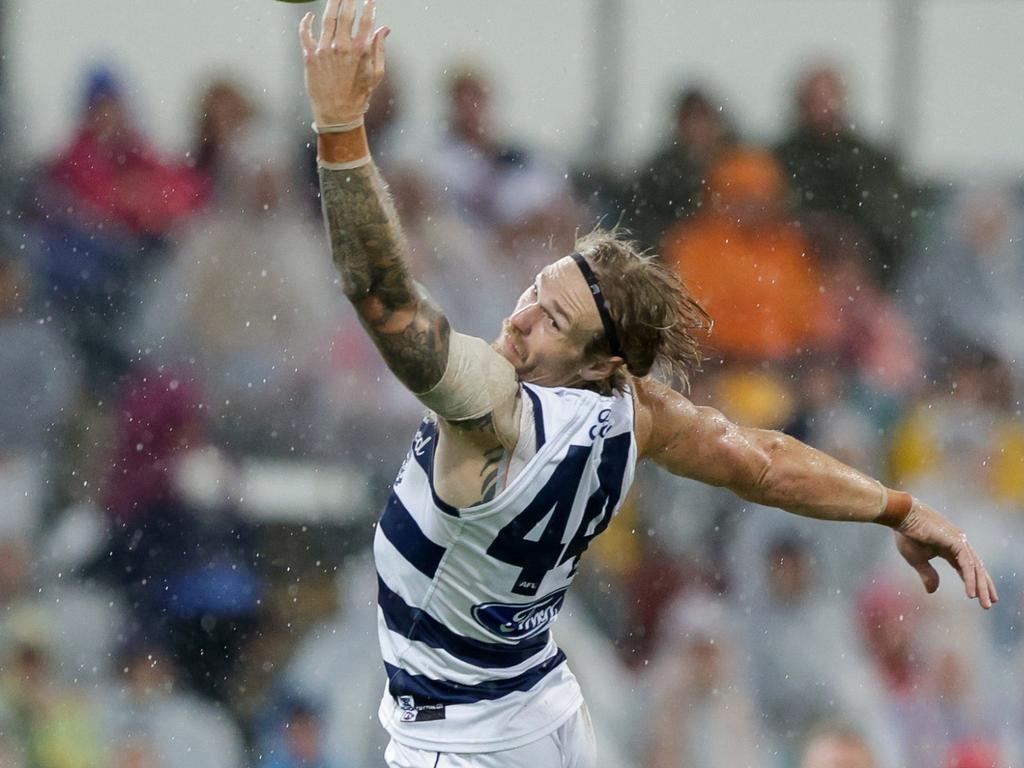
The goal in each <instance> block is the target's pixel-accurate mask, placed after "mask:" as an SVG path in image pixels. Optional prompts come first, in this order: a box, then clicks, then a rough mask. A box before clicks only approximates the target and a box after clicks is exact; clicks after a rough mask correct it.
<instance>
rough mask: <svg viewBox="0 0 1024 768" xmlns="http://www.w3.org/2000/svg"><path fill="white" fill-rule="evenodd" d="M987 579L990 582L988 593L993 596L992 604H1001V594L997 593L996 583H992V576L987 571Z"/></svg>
mask: <svg viewBox="0 0 1024 768" xmlns="http://www.w3.org/2000/svg"><path fill="white" fill-rule="evenodd" d="M985 578H986V579H987V580H988V593H989V594H990V595H991V596H992V602H993V603H998V602H999V593H998V592H996V583H995V582H994V581H992V576H991V575H990V574H989V573H988V572H987V571H986V573H985Z"/></svg>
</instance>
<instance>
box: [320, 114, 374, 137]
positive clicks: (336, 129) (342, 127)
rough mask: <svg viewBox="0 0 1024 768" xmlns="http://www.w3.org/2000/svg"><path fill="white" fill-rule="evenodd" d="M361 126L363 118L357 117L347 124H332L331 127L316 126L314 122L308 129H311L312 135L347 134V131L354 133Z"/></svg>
mask: <svg viewBox="0 0 1024 768" xmlns="http://www.w3.org/2000/svg"><path fill="white" fill-rule="evenodd" d="M362 125H363V118H362V117H359V118H356V119H355V120H349V121H348V122H347V123H334V124H332V125H317V123H316V121H315V120H314V121H313V122H312V123H311V124H310V127H311V128H312V129H313V133H317V134H321V133H347V132H348V131H354V130H355V129H356V128H359V127H361V126H362Z"/></svg>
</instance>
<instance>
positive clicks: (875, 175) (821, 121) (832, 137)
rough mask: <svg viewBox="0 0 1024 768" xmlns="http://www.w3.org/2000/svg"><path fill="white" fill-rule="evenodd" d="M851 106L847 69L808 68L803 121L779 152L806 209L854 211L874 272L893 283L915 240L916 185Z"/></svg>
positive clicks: (799, 113)
mask: <svg viewBox="0 0 1024 768" xmlns="http://www.w3.org/2000/svg"><path fill="white" fill-rule="evenodd" d="M846 107H847V104H846V84H845V82H844V81H843V77H842V75H841V74H840V73H839V71H838V70H837V69H836V68H835V67H833V66H830V65H819V66H815V67H812V68H810V69H808V70H807V71H805V72H804V73H803V75H802V77H801V78H800V83H799V85H798V87H797V91H796V104H795V112H796V124H795V125H794V127H793V130H792V132H791V133H790V135H789V136H788V137H787V138H786V139H785V140H784V141H783V142H782V143H781V144H780V145H779V147H778V148H777V149H776V153H777V154H778V157H779V160H781V161H782V164H783V165H784V166H785V169H786V174H787V176H788V177H789V178H790V179H792V183H793V191H794V193H795V194H794V197H795V199H796V203H797V206H798V209H799V211H800V212H801V213H805V214H806V213H812V212H828V213H838V214H842V215H845V216H849V217H851V218H852V219H853V220H854V221H856V222H857V224H858V226H859V227H860V228H861V229H862V230H863V231H864V232H865V233H866V234H867V236H868V238H869V240H870V242H871V244H872V246H873V249H872V250H873V253H874V254H876V259H875V261H874V263H873V264H872V265H871V267H872V270H871V271H872V272H873V274H874V275H875V277H876V278H878V279H880V280H881V281H882V282H883V283H886V284H891V282H892V279H893V275H894V272H895V270H897V269H898V268H899V267H900V266H901V264H902V259H903V255H904V253H905V252H906V249H907V245H908V243H907V239H908V236H909V226H910V211H911V200H910V194H911V190H910V189H909V188H908V186H907V184H906V182H905V181H904V179H903V177H902V171H901V168H900V164H899V161H898V160H897V159H896V158H895V157H894V156H893V155H892V153H891V152H889V151H887V150H885V149H882V148H879V147H876V146H875V145H874V144H873V143H872V142H870V141H869V140H868V139H867V138H865V137H864V136H863V135H862V134H861V133H860V132H859V131H858V130H857V129H856V126H855V124H854V122H853V121H852V120H851V118H850V116H849V115H848V114H847V111H846Z"/></svg>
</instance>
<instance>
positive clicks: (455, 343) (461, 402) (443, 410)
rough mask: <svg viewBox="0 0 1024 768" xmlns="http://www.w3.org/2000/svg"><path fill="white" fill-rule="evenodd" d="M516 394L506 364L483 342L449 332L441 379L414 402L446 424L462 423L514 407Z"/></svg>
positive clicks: (511, 372)
mask: <svg viewBox="0 0 1024 768" xmlns="http://www.w3.org/2000/svg"><path fill="white" fill-rule="evenodd" d="M518 392H519V382H518V380H517V379H516V370H515V368H513V367H512V364H511V363H510V362H509V361H508V360H506V359H505V358H504V357H502V356H501V355H499V354H498V353H497V352H495V351H494V350H493V349H491V347H490V345H489V344H488V343H487V342H486V341H484V340H483V339H478V338H476V337H474V336H466V335H464V334H461V333H455V332H452V334H451V336H450V337H449V339H448V366H447V367H446V368H445V371H444V375H443V376H442V377H441V380H440V381H439V382H437V384H435V385H434V386H433V387H432V388H431V389H429V390H428V391H426V392H423V393H422V394H417V395H416V398H417V399H418V400H419V401H420V402H421V403H423V404H424V405H425V406H427V408H429V409H430V410H432V411H434V412H435V413H436V414H437V415H438V416H440V417H441V418H442V419H444V420H446V421H465V420H467V419H477V418H480V417H481V416H485V415H487V414H488V413H491V412H493V411H495V410H496V409H498V408H501V407H502V406H505V407H507V406H511V405H513V404H514V403H515V397H516V395H517V394H518Z"/></svg>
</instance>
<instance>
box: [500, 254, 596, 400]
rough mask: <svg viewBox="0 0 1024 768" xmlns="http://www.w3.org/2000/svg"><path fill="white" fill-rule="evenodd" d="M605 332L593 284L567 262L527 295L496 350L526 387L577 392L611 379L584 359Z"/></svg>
mask: <svg viewBox="0 0 1024 768" xmlns="http://www.w3.org/2000/svg"><path fill="white" fill-rule="evenodd" d="M602 332H603V331H602V328H601V318H600V316H599V315H598V313H597V306H596V305H595V304H594V297H593V296H592V295H591V294H590V288H589V286H588V285H587V281H586V280H585V279H584V278H583V274H582V273H581V272H580V270H579V267H578V266H577V265H576V263H575V262H574V261H573V260H572V259H571V258H570V257H568V256H566V257H565V258H563V259H559V260H558V261H556V262H555V263H554V264H550V265H548V266H547V267H545V268H544V270H543V271H541V273H540V274H539V275H537V278H536V279H535V280H534V282H533V285H531V286H530V287H529V288H527V289H526V290H525V291H524V292H523V294H522V295H521V296H520V297H519V301H518V302H517V303H516V308H515V311H514V312H513V313H512V314H511V315H510V316H509V317H507V318H506V319H505V321H504V323H503V324H502V329H501V335H500V336H499V337H498V338H497V340H496V341H495V342H494V344H493V345H492V346H493V347H494V349H496V350H497V351H498V353H499V354H501V355H502V356H504V357H505V359H506V360H508V361H509V362H510V363H512V365H513V366H515V369H516V373H517V374H518V375H519V378H520V379H521V380H522V381H528V382H531V383H534V384H541V385H544V386H549V387H558V386H573V385H576V384H580V383H583V382H586V381H588V380H591V381H592V380H596V379H600V378H604V376H605V375H607V372H606V371H605V372H602V370H601V367H600V365H596V366H595V364H594V361H590V360H587V358H586V355H585V354H584V352H585V350H586V347H587V344H588V343H590V341H591V340H592V339H593V338H595V336H597V335H599V334H601V333H602Z"/></svg>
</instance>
